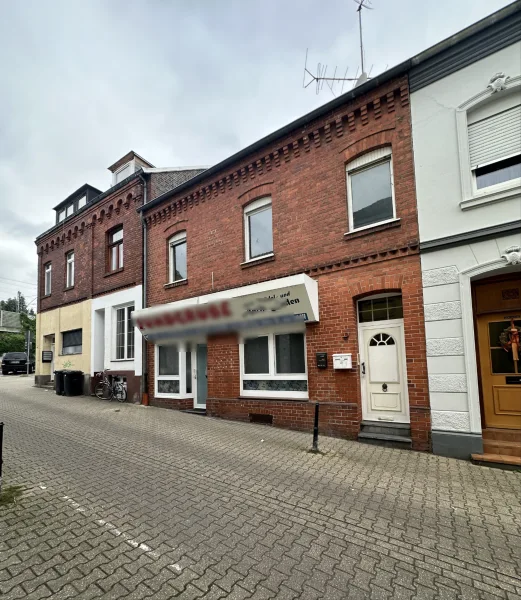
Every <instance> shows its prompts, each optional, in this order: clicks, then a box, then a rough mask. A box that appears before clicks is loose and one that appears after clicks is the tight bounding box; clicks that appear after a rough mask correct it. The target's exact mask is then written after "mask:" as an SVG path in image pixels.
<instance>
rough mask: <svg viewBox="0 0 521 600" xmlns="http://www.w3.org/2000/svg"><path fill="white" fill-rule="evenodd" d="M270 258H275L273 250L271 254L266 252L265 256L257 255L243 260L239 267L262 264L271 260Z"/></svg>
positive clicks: (244, 267)
mask: <svg viewBox="0 0 521 600" xmlns="http://www.w3.org/2000/svg"><path fill="white" fill-rule="evenodd" d="M272 260H275V254H273V252H272V253H271V254H266V255H265V256H259V258H252V259H251V260H245V261H244V262H242V263H241V269H249V268H250V267H255V266H257V265H262V264H264V263H267V262H271V261H272Z"/></svg>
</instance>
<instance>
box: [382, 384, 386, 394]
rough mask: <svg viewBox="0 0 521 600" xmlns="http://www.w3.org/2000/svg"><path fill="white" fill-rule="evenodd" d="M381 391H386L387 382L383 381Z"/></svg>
mask: <svg viewBox="0 0 521 600" xmlns="http://www.w3.org/2000/svg"><path fill="white" fill-rule="evenodd" d="M382 391H383V392H386V391H387V384H386V383H384V384H383V385H382Z"/></svg>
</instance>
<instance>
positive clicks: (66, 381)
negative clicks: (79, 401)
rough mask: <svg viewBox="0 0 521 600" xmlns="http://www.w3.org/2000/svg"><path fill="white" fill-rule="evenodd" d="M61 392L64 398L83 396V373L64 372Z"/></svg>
mask: <svg viewBox="0 0 521 600" xmlns="http://www.w3.org/2000/svg"><path fill="white" fill-rule="evenodd" d="M63 390H64V393H65V395H66V396H81V395H82V394H83V371H65V373H64V377H63Z"/></svg>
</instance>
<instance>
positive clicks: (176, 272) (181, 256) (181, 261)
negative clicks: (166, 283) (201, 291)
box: [168, 231, 188, 283]
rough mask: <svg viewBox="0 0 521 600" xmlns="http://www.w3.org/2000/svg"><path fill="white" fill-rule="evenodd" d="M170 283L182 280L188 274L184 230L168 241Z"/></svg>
mask: <svg viewBox="0 0 521 600" xmlns="http://www.w3.org/2000/svg"><path fill="white" fill-rule="evenodd" d="M168 248H169V250H168V251H169V257H170V258H169V263H170V267H169V268H170V273H169V277H170V283H173V282H174V281H182V280H183V279H186V278H187V276H188V273H187V264H186V262H187V261H186V231H183V232H182V233H178V234H177V235H175V236H174V237H172V238H170V240H169V242H168Z"/></svg>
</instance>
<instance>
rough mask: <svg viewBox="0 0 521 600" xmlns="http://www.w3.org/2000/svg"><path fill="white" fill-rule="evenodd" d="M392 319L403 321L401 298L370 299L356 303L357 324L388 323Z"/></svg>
mask: <svg viewBox="0 0 521 600" xmlns="http://www.w3.org/2000/svg"><path fill="white" fill-rule="evenodd" d="M392 319H403V306H402V297H401V296H385V297H383V298H371V299H368V300H360V301H359V302H358V322H359V323H370V322H372V321H388V320H392Z"/></svg>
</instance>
